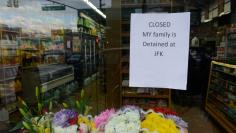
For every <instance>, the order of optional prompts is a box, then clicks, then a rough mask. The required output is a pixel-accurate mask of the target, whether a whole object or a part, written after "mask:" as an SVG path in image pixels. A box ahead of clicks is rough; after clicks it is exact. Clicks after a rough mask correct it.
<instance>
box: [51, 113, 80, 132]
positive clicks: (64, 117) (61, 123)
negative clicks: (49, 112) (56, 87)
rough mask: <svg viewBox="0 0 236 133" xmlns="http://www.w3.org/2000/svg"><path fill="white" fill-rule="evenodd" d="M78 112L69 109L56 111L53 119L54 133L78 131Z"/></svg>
mask: <svg viewBox="0 0 236 133" xmlns="http://www.w3.org/2000/svg"><path fill="white" fill-rule="evenodd" d="M77 121H78V114H77V113H76V112H75V111H73V110H69V109H62V110H60V111H59V112H57V113H55V115H54V117H53V121H52V127H53V132H54V133H77V128H78V126H77Z"/></svg>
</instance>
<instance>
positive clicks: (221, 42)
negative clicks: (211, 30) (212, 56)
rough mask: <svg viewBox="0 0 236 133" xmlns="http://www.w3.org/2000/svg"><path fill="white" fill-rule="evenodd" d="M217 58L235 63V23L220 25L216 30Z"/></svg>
mask: <svg viewBox="0 0 236 133" xmlns="http://www.w3.org/2000/svg"><path fill="white" fill-rule="evenodd" d="M217 36H218V45H217V52H216V53H217V56H216V59H217V60H225V61H227V62H229V63H232V64H236V62H235V59H236V52H235V51H236V25H235V24H231V25H225V26H223V27H220V28H219V29H218V32H217Z"/></svg>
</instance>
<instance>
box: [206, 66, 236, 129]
mask: <svg viewBox="0 0 236 133" xmlns="http://www.w3.org/2000/svg"><path fill="white" fill-rule="evenodd" d="M235 101H236V65H230V64H225V63H220V62H215V61H213V62H212V64H211V70H210V76H209V83H208V91H207V97H206V105H205V109H206V111H207V112H208V113H209V114H210V115H211V116H212V117H213V118H214V119H215V120H216V121H217V122H219V123H220V124H221V125H222V126H223V127H224V128H225V129H226V131H227V132H229V133H235V132H236V124H235V123H236V117H235V116H236V105H235Z"/></svg>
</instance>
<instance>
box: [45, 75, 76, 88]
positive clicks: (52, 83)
mask: <svg viewBox="0 0 236 133" xmlns="http://www.w3.org/2000/svg"><path fill="white" fill-rule="evenodd" d="M73 80H74V74H69V75H66V76H63V77H60V78H58V79H54V80H52V81H49V82H46V83H43V84H42V87H43V88H44V89H45V90H44V91H45V92H46V91H49V90H51V89H53V88H55V87H58V86H60V85H63V84H65V83H68V82H70V81H73Z"/></svg>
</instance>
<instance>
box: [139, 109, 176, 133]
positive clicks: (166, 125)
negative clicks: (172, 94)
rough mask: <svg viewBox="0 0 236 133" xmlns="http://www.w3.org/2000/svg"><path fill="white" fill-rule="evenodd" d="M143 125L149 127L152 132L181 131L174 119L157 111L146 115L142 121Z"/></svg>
mask: <svg viewBox="0 0 236 133" xmlns="http://www.w3.org/2000/svg"><path fill="white" fill-rule="evenodd" d="M141 127H142V128H147V129H148V130H149V131H150V132H155V131H157V132H158V133H179V130H178V129H177V128H176V125H175V123H174V122H173V121H172V120H170V119H165V118H163V117H162V116H161V115H159V114H156V113H151V114H148V115H146V117H145V120H144V121H142V123H141Z"/></svg>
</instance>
